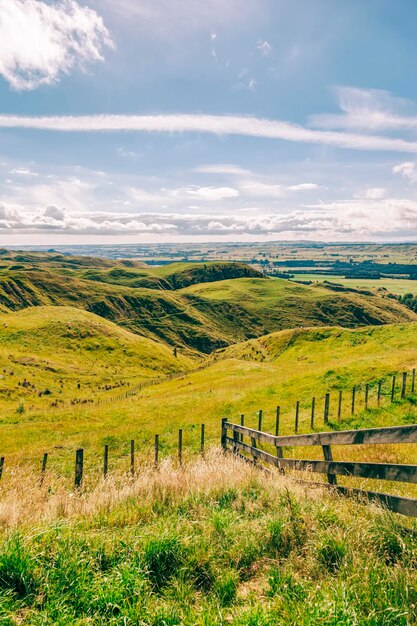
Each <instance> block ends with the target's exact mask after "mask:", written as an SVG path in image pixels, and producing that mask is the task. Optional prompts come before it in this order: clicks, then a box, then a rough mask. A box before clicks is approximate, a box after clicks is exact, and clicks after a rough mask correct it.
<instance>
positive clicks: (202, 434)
mask: <svg viewBox="0 0 417 626" xmlns="http://www.w3.org/2000/svg"><path fill="white" fill-rule="evenodd" d="M205 434H206V428H205V425H204V424H201V435H200V454H201V456H202V457H203V458H204V443H205V441H204V439H205Z"/></svg>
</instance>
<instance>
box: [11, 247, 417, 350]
mask: <svg viewBox="0 0 417 626" xmlns="http://www.w3.org/2000/svg"><path fill="white" fill-rule="evenodd" d="M23 258H24V257H23ZM32 261H33V259H31V263H32ZM70 261H71V259H70ZM93 261H94V260H92V261H91V263H93ZM84 262H85V261H84ZM22 263H23V261H22ZM31 263H29V262H28V264H27V265H24V264H23V265H19V266H17V267H16V266H14V267H15V269H13V266H12V267H8V268H5V269H3V270H0V310H7V309H9V310H13V311H17V310H20V309H23V308H26V307H33V306H50V305H53V306H73V307H77V308H80V309H81V308H82V309H86V310H88V311H90V312H93V313H96V314H97V315H100V316H101V317H103V318H106V319H108V320H111V321H113V322H115V323H117V324H119V325H121V326H124V327H125V328H128V329H129V330H131V331H132V332H135V333H137V334H139V335H143V336H146V337H148V338H151V339H154V340H158V341H162V342H165V343H166V344H168V345H169V346H171V347H173V346H177V347H179V348H181V349H182V350H184V351H186V352H187V353H189V354H194V355H195V356H197V355H199V354H209V353H211V352H213V351H214V350H216V349H218V348H221V347H225V346H227V345H231V344H233V343H235V342H238V341H244V340H246V339H250V338H253V337H258V336H261V335H264V334H267V333H270V332H274V331H276V330H280V329H283V328H295V327H299V326H323V325H339V326H346V327H357V326H363V325H369V324H386V323H397V322H411V321H417V314H416V313H414V312H413V311H411V310H410V309H408V308H407V307H405V306H404V305H402V304H400V303H399V302H398V301H397V300H395V299H392V298H389V297H384V296H383V295H377V294H372V293H361V292H356V291H354V290H349V291H348V292H345V291H343V292H335V291H334V290H332V289H331V288H329V289H327V288H325V287H324V286H304V285H299V284H296V283H291V282H290V281H286V280H280V279H269V278H265V277H263V276H262V275H258V274H257V273H256V272H254V271H253V270H251V268H249V267H247V266H245V265H243V264H233V263H224V264H221V263H212V264H201V263H200V264H190V265H187V264H174V265H173V266H170V265H168V266H164V267H163V268H156V269H155V272H157V273H159V275H157V274H152V273H151V272H149V273H148V270H146V269H143V264H135V263H134V262H132V263H133V267H132V266H131V262H126V263H125V262H120V263H119V265H118V266H117V267H111V268H109V267H107V266H105V267H104V268H103V267H90V268H89V269H85V268H83V269H81V270H80V269H79V268H78V269H71V268H70V267H68V260H67V259H66V258H65V263H66V265H65V267H63V266H62V267H56V264H57V263H58V261H55V260H53V261H51V263H52V266H49V265H48V264H47V263H46V262H44V264H43V265H42V264H41V263H38V265H36V266H35V265H33V264H31ZM62 263H64V261H63V262H62ZM85 263H86V262H85ZM230 274H232V275H233V276H237V277H234V278H229V276H230ZM248 274H249V277H247V275H248ZM253 274H255V276H253ZM242 275H243V276H244V277H243V278H242V277H239V276H242ZM219 276H220V277H221V278H222V279H221V280H215V282H209V281H211V280H212V279H214V278H219ZM197 280H199V281H203V282H200V283H198V284H190V283H195V281H197ZM143 281H145V283H146V284H147V285H148V287H147V288H144V287H143V284H144V283H143ZM184 284H186V285H188V286H187V287H185V288H179V287H180V286H181V285H184ZM150 287H151V288H150Z"/></svg>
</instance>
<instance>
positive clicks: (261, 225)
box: [0, 198, 417, 241]
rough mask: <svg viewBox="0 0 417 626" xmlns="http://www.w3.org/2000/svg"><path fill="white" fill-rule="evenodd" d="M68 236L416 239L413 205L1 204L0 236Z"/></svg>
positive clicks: (397, 202)
mask: <svg viewBox="0 0 417 626" xmlns="http://www.w3.org/2000/svg"><path fill="white" fill-rule="evenodd" d="M5 232H7V233H20V234H23V233H25V234H41V233H43V234H45V233H54V234H55V235H57V234H66V235H123V234H125V235H126V234H128V235H141V234H148V235H149V234H155V235H158V236H161V235H168V236H172V235H173V236H189V237H196V236H205V237H207V238H209V239H210V238H211V237H216V236H224V235H227V234H231V235H233V236H234V235H242V236H248V235H253V236H282V238H288V239H297V238H299V237H302V238H308V239H312V240H339V241H340V240H352V241H357V240H360V239H363V238H367V239H375V238H376V239H393V238H404V237H406V238H407V239H410V238H413V237H415V236H416V235H417V202H413V201H408V200H404V199H395V198H385V199H383V200H381V203H379V204H378V219H375V203H374V202H373V201H372V200H370V199H362V200H359V199H354V200H347V201H341V202H332V203H327V204H323V203H321V204H316V205H309V206H306V207H304V208H300V209H296V210H293V211H290V212H286V213H285V212H279V213H274V212H265V213H264V214H262V213H260V212H259V211H257V210H256V207H254V208H253V211H252V214H250V215H243V216H242V215H236V214H235V215H211V214H198V213H197V212H192V213H175V212H170V213H164V214H158V213H152V212H137V213H122V214H120V213H100V212H95V213H82V212H78V213H75V212H69V211H67V210H66V209H63V208H60V207H56V206H48V207H46V208H45V209H42V210H41V209H39V210H34V211H27V210H26V209H24V208H23V207H22V206H11V205H7V204H5V203H0V235H1V234H2V233H3V234H4V233H5Z"/></svg>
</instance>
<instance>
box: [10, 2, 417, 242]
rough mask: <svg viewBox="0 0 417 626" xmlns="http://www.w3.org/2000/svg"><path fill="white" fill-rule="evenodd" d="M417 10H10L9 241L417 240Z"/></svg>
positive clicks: (153, 5)
mask: <svg viewBox="0 0 417 626" xmlns="http://www.w3.org/2000/svg"><path fill="white" fill-rule="evenodd" d="M416 18H417V4H416V3H415V1H413V0H402V1H401V2H398V1H397V2H395V1H388V0H367V1H366V2H363V0H349V1H346V2H342V1H341V0H339V1H335V0H292V1H291V2H288V1H287V0H286V1H281V0H273V1H272V0H205V1H204V2H200V1H197V0H178V1H177V2H172V0H171V1H170V0H118V1H117V2H115V1H114V0H87V5H85V4H84V3H83V4H81V3H77V2H76V1H75V0H67V1H63V2H61V1H59V2H58V1H52V0H50V1H49V2H46V1H45V2H41V1H40V0H0V244H1V245H7V244H14V245H16V244H30V243H33V244H51V245H52V244H59V243H87V242H88V243H94V242H97V243H115V242H117V241H120V242H123V243H125V242H132V243H135V242H147V241H149V242H154V241H196V242H198V241H211V240H227V241H234V240H236V241H252V240H263V239H268V240H298V241H299V240H323V241H382V242H383V241H416V240H417V83H416V81H415V76H416V75H417V40H416V38H415V34H414V27H415V24H416V21H417V19H416Z"/></svg>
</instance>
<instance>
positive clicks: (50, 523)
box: [0, 449, 417, 626]
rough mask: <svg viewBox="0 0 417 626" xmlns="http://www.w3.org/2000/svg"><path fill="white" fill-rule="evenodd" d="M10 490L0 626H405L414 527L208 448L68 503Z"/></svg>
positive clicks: (34, 489)
mask: <svg viewBox="0 0 417 626" xmlns="http://www.w3.org/2000/svg"><path fill="white" fill-rule="evenodd" d="M8 482H9V484H8V491H7V492H6V491H5V492H4V493H3V494H2V498H1V507H0V524H1V529H2V531H1V540H0V623H1V624H30V625H31V626H32V625H35V626H36V625H41V624H42V625H43V626H44V625H49V624H51V625H52V624H54V625H55V624H57V625H58V626H63V625H70V624H71V625H72V624H89V625H90V624H93V625H96V624H97V625H99V624H100V625H101V624H103V625H104V624H111V625H113V624H114V625H119V624H120V625H130V624H132V625H133V624H140V625H146V626H148V625H149V626H166V625H171V626H174V625H178V626H179V625H186V626H191V625H198V626H203V625H204V626H209V625H221V624H234V625H236V626H244V625H245V626H246V625H249V624H252V625H253V626H255V625H256V626H258V625H259V626H272V625H274V626H275V625H276V624H284V625H287V624H288V625H290V624H291V625H293V624H294V625H295V624H302V625H305V626H307V624H308V625H311V624H325V625H335V626H336V625H345V624H346V625H352V626H353V625H356V624H358V625H359V624H360V625H362V624H369V625H371V624H372V625H377V624H378V625H379V624H381V625H386V626H391V625H392V626H394V625H395V626H398V625H400V626H401V625H404V626H406V625H408V624H410V625H411V624H414V623H416V620H417V557H416V554H417V552H416V548H417V526H416V524H415V523H414V522H411V521H410V520H404V519H401V520H399V519H397V518H396V517H395V516H393V515H390V514H388V513H387V512H385V511H383V510H382V509H379V508H378V507H376V506H375V505H369V506H365V505H363V504H359V503H357V502H356V501H355V500H349V499H346V498H344V497H340V496H338V495H337V494H335V493H332V492H328V491H326V490H323V491H322V490H320V489H313V488H312V487H309V486H306V485H304V486H301V485H299V484H296V483H294V482H292V481H290V480H289V479H287V478H285V477H283V476H281V475H279V474H278V473H275V472H274V473H272V474H271V475H264V474H263V473H260V472H259V471H258V470H256V469H255V468H253V467H252V466H250V465H248V464H243V463H242V462H240V461H239V460H238V459H235V458H233V457H230V456H227V457H224V456H223V455H222V454H221V453H220V452H219V451H218V450H216V449H213V450H210V451H209V452H208V454H207V457H206V459H205V460H201V459H198V460H195V461H194V462H192V463H189V464H187V465H186V466H184V467H183V468H178V467H176V466H175V465H174V464H173V463H172V462H171V461H170V460H169V459H168V460H165V461H164V462H163V463H162V464H161V466H160V468H159V469H158V470H155V469H154V468H152V467H150V466H149V467H145V468H142V469H141V471H140V472H139V473H138V474H137V475H136V476H135V477H134V478H132V477H129V476H127V475H126V474H121V473H120V474H115V475H113V476H111V477H109V478H108V479H106V480H102V481H101V482H99V483H98V484H97V485H96V486H95V487H93V488H91V489H88V488H85V489H84V490H81V491H79V492H74V491H71V490H69V489H68V488H66V487H65V485H64V483H60V482H59V481H58V480H57V479H53V480H52V477H49V481H48V480H46V481H45V483H44V486H42V487H40V486H39V483H38V481H36V480H33V476H31V475H30V474H29V473H28V472H26V473H18V472H16V474H15V475H14V476H13V477H10V478H9V481H8Z"/></svg>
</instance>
